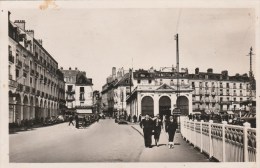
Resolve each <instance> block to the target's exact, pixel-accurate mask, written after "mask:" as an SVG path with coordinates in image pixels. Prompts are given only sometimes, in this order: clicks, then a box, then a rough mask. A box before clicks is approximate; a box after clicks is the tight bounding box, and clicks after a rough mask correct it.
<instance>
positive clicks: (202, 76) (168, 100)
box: [127, 68, 255, 115]
mask: <svg viewBox="0 0 260 168" xmlns="http://www.w3.org/2000/svg"><path fill="white" fill-rule="evenodd" d="M177 74H178V73H177V72H176V70H175V69H174V68H172V69H169V70H167V68H166V69H165V68H163V69H161V70H160V71H156V70H154V69H150V70H137V71H135V72H133V78H132V80H133V91H132V92H131V95H130V96H129V97H127V105H128V110H127V111H128V113H130V114H132V115H133V114H135V115H139V114H150V115H156V114H169V113H171V111H173V109H174V108H176V107H178V108H180V109H181V111H182V114H189V113H191V112H193V111H201V112H220V111H228V110H232V111H236V110H237V111H238V110H239V111H241V110H244V111H248V110H249V105H248V100H249V95H250V89H249V88H250V80H249V77H248V75H247V74H244V75H239V74H236V75H235V76H229V75H228V71H222V72H221V73H213V69H211V68H209V69H208V70H207V72H199V68H196V70H195V74H189V73H188V69H183V71H182V72H180V73H179V75H178V76H177ZM178 83H179V87H177V84H178ZM252 89H253V91H252V97H253V100H255V88H252Z"/></svg>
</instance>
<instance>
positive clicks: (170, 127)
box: [165, 116, 178, 148]
mask: <svg viewBox="0 0 260 168" xmlns="http://www.w3.org/2000/svg"><path fill="white" fill-rule="evenodd" d="M177 128H178V124H177V121H176V119H174V118H173V116H170V118H169V120H168V122H167V124H166V127H165V131H166V132H168V135H169V143H168V145H169V148H173V146H174V143H173V139H174V135H175V132H176V129H177Z"/></svg>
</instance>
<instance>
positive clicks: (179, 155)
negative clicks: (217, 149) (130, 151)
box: [131, 124, 209, 162]
mask: <svg viewBox="0 0 260 168" xmlns="http://www.w3.org/2000/svg"><path fill="white" fill-rule="evenodd" d="M131 127H132V128H133V129H135V130H136V131H137V132H139V133H140V135H142V136H143V130H142V129H141V128H140V126H139V125H137V124H136V125H131ZM152 138H153V137H152ZM167 144H168V134H167V133H166V132H165V131H163V130H162V132H161V136H160V141H159V146H158V147H157V146H154V139H152V145H153V147H152V148H144V150H143V151H142V154H141V155H140V159H139V161H140V162H209V159H208V158H207V157H206V156H205V155H204V154H202V153H200V152H199V151H198V150H197V149H194V147H193V146H191V145H190V144H189V143H187V142H186V141H185V140H183V138H182V136H181V134H180V133H176V134H175V137H174V144H175V145H174V148H173V149H169V148H168V145H167Z"/></svg>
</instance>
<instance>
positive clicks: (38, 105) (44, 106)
mask: <svg viewBox="0 0 260 168" xmlns="http://www.w3.org/2000/svg"><path fill="white" fill-rule="evenodd" d="M8 21H9V23H8V33H9V46H8V51H9V55H8V58H9V71H8V74H9V123H18V124H21V123H22V122H23V121H25V120H30V119H32V120H45V119H46V118H50V117H51V116H57V115H58V114H60V113H61V108H60V106H62V103H64V98H65V97H64V96H65V95H64V81H63V77H62V74H61V73H59V71H58V62H57V61H56V60H55V59H54V58H53V57H52V56H51V55H50V54H49V53H48V51H47V50H46V49H45V48H44V47H43V44H42V40H36V39H35V37H34V31H33V30H26V27H25V21H24V20H15V21H14V22H12V21H10V13H9V20H8ZM63 105H64V104H63Z"/></svg>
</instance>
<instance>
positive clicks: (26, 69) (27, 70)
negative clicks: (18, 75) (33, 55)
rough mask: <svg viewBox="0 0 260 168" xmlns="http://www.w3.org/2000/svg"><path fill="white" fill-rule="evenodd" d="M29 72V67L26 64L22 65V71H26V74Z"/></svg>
mask: <svg viewBox="0 0 260 168" xmlns="http://www.w3.org/2000/svg"><path fill="white" fill-rule="evenodd" d="M29 70H30V67H29V65H27V64H24V71H26V72H29Z"/></svg>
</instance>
